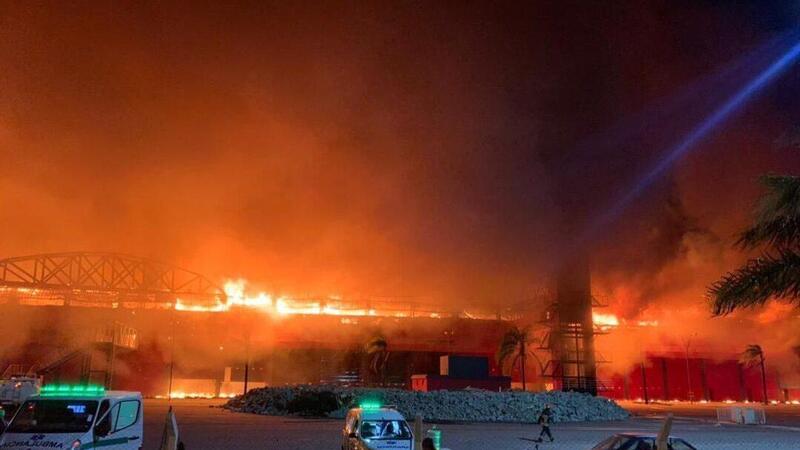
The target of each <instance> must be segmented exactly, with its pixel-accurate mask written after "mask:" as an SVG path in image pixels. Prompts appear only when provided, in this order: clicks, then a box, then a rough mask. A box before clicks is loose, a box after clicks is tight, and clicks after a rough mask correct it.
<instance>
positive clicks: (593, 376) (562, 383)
mask: <svg viewBox="0 0 800 450" xmlns="http://www.w3.org/2000/svg"><path fill="white" fill-rule="evenodd" d="M544 3H547V2H544ZM570 3H572V2H563V3H562V2H553V3H549V4H548V6H547V7H546V8H544V9H545V10H546V11H544V17H545V18H546V19H545V20H544V21H543V22H544V23H545V24H546V25H544V26H545V27H546V31H545V34H546V35H547V36H549V38H548V39H546V45H545V46H544V47H543V48H542V59H541V60H540V61H541V62H540V64H542V65H543V67H545V68H546V69H545V71H544V72H543V77H545V78H544V83H545V86H547V89H544V90H543V91H542V92H541V96H540V97H539V98H538V99H537V103H538V104H539V105H540V109H538V111H537V112H538V114H539V115H540V116H541V117H542V124H543V126H542V128H541V131H540V133H539V135H538V136H539V141H538V145H539V150H540V151H541V154H542V155H544V158H545V164H546V166H547V168H548V171H549V173H550V175H551V176H552V178H553V192H554V197H555V200H556V202H557V204H558V207H559V210H560V211H559V212H560V218H559V220H558V222H557V224H558V229H559V233H558V234H559V242H558V247H557V250H556V252H555V253H556V254H555V256H554V259H555V261H554V262H555V264H554V265H555V267H554V275H553V276H554V283H553V284H554V286H555V300H554V303H553V304H552V305H551V307H550V308H549V309H548V311H547V317H546V320H547V322H548V325H549V328H550V333H549V338H548V342H547V348H548V349H549V350H550V352H551V361H550V364H549V365H548V367H549V373H548V374H547V375H550V376H551V377H553V381H554V385H555V387H556V388H558V389H562V390H573V391H580V392H588V393H591V394H593V395H594V394H597V371H596V362H597V361H596V358H595V345H594V338H595V331H594V324H593V321H592V306H593V305H592V295H591V276H590V264H589V260H590V250H591V242H581V241H580V239H581V238H582V236H583V235H584V234H585V231H586V229H587V226H588V224H589V222H590V220H591V217H592V215H593V214H595V213H596V212H597V210H596V203H597V200H598V199H601V198H602V195H603V191H604V190H605V189H607V188H608V186H607V185H606V184H604V182H603V180H602V177H601V176H598V174H597V173H596V172H599V171H602V169H601V170H598V168H602V167H604V166H605V165H607V164H608V161H606V160H605V159H604V155H603V152H598V151H597V149H596V148H593V147H592V145H591V136H593V135H594V134H595V133H597V132H599V131H601V130H603V129H605V128H606V127H607V126H609V124H610V122H611V121H612V120H613V112H614V104H615V102H614V98H615V97H614V96H615V92H614V90H615V85H614V83H613V80H614V72H615V70H616V63H617V61H615V55H614V53H613V49H611V48H610V40H609V39H608V36H606V35H605V33H606V31H605V30H608V29H610V28H611V27H613V26H615V25H614V24H613V20H614V19H613V17H614V12H613V11H610V10H609V6H608V5H607V4H605V3H602V4H600V3H598V4H592V3H591V2H575V3H573V4H570ZM616 26H618V25H616Z"/></svg>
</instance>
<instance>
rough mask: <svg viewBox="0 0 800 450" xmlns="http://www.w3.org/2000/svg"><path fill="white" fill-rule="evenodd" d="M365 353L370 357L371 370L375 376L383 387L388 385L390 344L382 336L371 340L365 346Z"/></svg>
mask: <svg viewBox="0 0 800 450" xmlns="http://www.w3.org/2000/svg"><path fill="white" fill-rule="evenodd" d="M364 351H366V352H367V355H369V358H370V359H369V361H370V362H369V368H370V370H371V371H372V373H373V374H375V376H376V377H377V378H378V379H379V380H380V381H381V385H382V386H385V385H386V366H387V362H388V361H389V342H388V341H387V340H386V338H385V337H383V336H382V335H380V334H379V335H376V336H373V337H372V338H370V340H368V341H367V343H366V344H365V345H364Z"/></svg>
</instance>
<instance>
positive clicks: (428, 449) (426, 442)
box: [422, 438, 436, 450]
mask: <svg viewBox="0 0 800 450" xmlns="http://www.w3.org/2000/svg"><path fill="white" fill-rule="evenodd" d="M422 450H436V447H434V445H433V439H431V438H425V439H423V440H422Z"/></svg>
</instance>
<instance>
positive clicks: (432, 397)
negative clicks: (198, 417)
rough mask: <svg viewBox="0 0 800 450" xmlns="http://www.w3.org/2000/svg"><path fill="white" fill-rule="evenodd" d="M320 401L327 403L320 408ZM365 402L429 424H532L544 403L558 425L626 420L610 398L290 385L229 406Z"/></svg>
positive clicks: (279, 408)
mask: <svg viewBox="0 0 800 450" xmlns="http://www.w3.org/2000/svg"><path fill="white" fill-rule="evenodd" d="M334 396H335V399H336V402H331V401H330V398H332V397H334ZM316 399H322V400H323V401H319V404H318V403H317V400H316ZM362 402H370V403H374V402H379V403H380V404H383V405H393V406H394V407H396V408H397V409H398V410H399V411H400V412H402V413H403V415H405V416H406V417H407V418H408V419H409V420H411V419H412V418H413V417H414V416H416V415H417V414H420V415H422V418H423V419H424V420H425V421H428V422H518V423H533V422H536V419H538V417H539V413H540V412H541V410H542V409H543V408H544V405H545V404H550V405H551V407H552V410H553V421H554V422H583V421H604V420H623V419H626V418H628V413H627V412H626V411H625V410H624V409H622V408H620V407H619V406H618V405H617V404H616V403H614V402H613V401H611V400H608V399H605V398H602V397H592V396H591V395H588V394H578V393H572V392H538V393H531V392H490V391H481V390H465V391H434V392H412V391H405V390H399V389H366V388H340V387H325V386H292V387H276V388H261V389H253V390H251V391H249V392H248V393H247V395H245V396H238V397H236V398H233V399H231V400H230V401H229V402H228V403H227V404H226V405H225V408H227V409H230V410H233V411H239V412H248V413H254V414H264V415H276V416H283V415H289V414H297V415H317V416H318V415H327V416H328V417H336V418H343V417H344V416H345V414H346V413H347V410H348V409H349V408H351V407H354V406H357V405H359V404H360V403H362ZM323 404H324V405H323ZM298 405H299V406H298ZM308 405H312V406H308ZM304 411H305V413H304Z"/></svg>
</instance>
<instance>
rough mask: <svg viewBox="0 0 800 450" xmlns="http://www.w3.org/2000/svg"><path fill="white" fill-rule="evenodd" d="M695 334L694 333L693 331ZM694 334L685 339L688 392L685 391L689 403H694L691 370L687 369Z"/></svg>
mask: <svg viewBox="0 0 800 450" xmlns="http://www.w3.org/2000/svg"><path fill="white" fill-rule="evenodd" d="M695 334H696V333H695ZM694 336H695V335H694V334H693V335H691V336H689V338H688V339H686V385H687V386H688V388H689V392H688V393H687V398H688V399H689V403H694V391H693V390H692V372H691V370H690V369H689V346H690V345H691V344H692V337H694Z"/></svg>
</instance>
